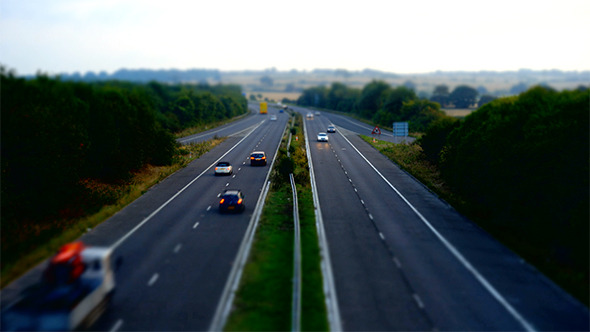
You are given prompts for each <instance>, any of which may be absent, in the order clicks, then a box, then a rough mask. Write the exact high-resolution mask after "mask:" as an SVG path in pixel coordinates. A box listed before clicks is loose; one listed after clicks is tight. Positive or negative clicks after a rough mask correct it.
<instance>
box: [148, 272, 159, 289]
mask: <svg viewBox="0 0 590 332" xmlns="http://www.w3.org/2000/svg"><path fill="white" fill-rule="evenodd" d="M159 277H160V275H158V274H157V273H155V274H154V275H153V276H152V277H151V278H150V281H148V283H147V285H148V286H150V287H151V286H153V285H154V284H155V283H156V281H158V278H159Z"/></svg>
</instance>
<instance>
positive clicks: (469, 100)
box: [449, 85, 478, 108]
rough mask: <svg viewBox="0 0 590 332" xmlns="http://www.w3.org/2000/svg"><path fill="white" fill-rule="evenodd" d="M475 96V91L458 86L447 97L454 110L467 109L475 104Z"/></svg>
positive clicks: (465, 86) (464, 86) (468, 87)
mask: <svg viewBox="0 0 590 332" xmlns="http://www.w3.org/2000/svg"><path fill="white" fill-rule="evenodd" d="M477 95H478V92H477V90H476V89H474V88H472V87H470V86H467V85H459V86H458V87H456V88H455V89H454V90H453V92H451V94H450V95H449V102H451V103H453V104H454V105H455V108H468V107H471V105H474V104H475V102H476V101H477Z"/></svg>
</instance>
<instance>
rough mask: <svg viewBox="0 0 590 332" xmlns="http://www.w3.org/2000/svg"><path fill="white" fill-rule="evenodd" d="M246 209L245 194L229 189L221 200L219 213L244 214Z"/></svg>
mask: <svg viewBox="0 0 590 332" xmlns="http://www.w3.org/2000/svg"><path fill="white" fill-rule="evenodd" d="M245 209H246V205H245V204H244V194H243V193H242V191H241V190H239V189H228V190H225V191H224V192H223V194H222V195H221V198H220V200H219V212H221V213H224V212H243V211H244V210H245Z"/></svg>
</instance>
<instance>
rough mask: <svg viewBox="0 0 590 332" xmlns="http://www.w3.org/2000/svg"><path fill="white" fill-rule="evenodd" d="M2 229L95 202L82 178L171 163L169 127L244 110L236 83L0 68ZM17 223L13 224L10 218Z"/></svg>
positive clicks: (117, 177)
mask: <svg viewBox="0 0 590 332" xmlns="http://www.w3.org/2000/svg"><path fill="white" fill-rule="evenodd" d="M0 79H1V85H2V100H1V102H2V105H1V107H2V121H3V124H2V129H3V130H2V160H1V163H2V184H1V186H2V216H3V223H2V227H3V229H5V227H10V225H12V224H11V221H14V220H22V219H28V220H45V219H48V218H49V219H51V218H61V217H70V216H74V215H78V214H81V213H83V212H84V210H85V209H87V208H88V206H89V205H92V206H95V205H96V203H93V202H92V200H91V197H92V196H93V194H92V193H88V192H87V190H88V188H86V187H85V186H84V185H83V183H84V182H85V181H87V180H88V179H99V180H101V181H109V182H113V183H115V182H119V181H125V180H126V179H128V178H129V176H130V173H131V172H133V171H136V170H138V169H140V168H142V167H143V166H144V165H146V164H152V165H167V164H170V163H171V162H172V158H173V156H174V153H175V151H176V142H175V140H174V138H173V136H172V134H171V133H170V131H171V130H179V129H182V128H186V127H189V126H192V125H194V124H202V123H210V122H213V121H217V120H220V119H226V118H230V117H233V116H236V115H238V114H242V113H245V112H246V111H247V101H246V99H245V98H244V97H243V96H242V95H241V88H240V87H239V86H233V85H228V86H222V85H218V86H208V85H198V86H189V85H163V84H160V83H157V82H150V83H148V84H145V85H144V84H135V83H129V82H100V83H94V84H88V83H82V82H63V81H61V80H60V79H52V78H49V77H46V76H38V77H36V78H34V79H30V80H25V79H22V78H17V77H15V75H14V74H13V73H10V72H6V70H5V69H4V68H1V71H0ZM14 225H15V226H18V224H14Z"/></svg>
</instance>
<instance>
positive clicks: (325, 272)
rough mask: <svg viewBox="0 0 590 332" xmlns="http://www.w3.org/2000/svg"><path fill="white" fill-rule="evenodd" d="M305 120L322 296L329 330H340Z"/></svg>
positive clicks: (340, 325) (336, 298)
mask: <svg viewBox="0 0 590 332" xmlns="http://www.w3.org/2000/svg"><path fill="white" fill-rule="evenodd" d="M306 122H307V121H303V135H304V137H305V150H306V153H307V162H308V164H309V179H310V182H311V192H312V196H313V205H314V207H315V209H314V212H315V223H316V230H317V232H318V242H319V246H320V255H321V269H322V278H323V286H324V296H325V300H326V310H327V312H328V323H329V324H330V331H342V320H341V318H340V308H339V307H338V297H337V296H336V286H335V284H334V274H333V272H332V261H331V259H330V250H329V249H328V239H327V238H326V233H325V230H324V221H323V219H322V210H321V208H320V200H319V198H318V192H317V186H316V183H315V173H314V171H313V162H312V160H311V150H310V148H309V138H308V137H307V125H306Z"/></svg>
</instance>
